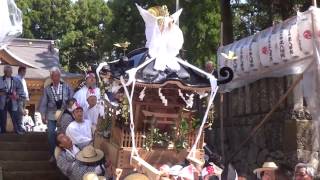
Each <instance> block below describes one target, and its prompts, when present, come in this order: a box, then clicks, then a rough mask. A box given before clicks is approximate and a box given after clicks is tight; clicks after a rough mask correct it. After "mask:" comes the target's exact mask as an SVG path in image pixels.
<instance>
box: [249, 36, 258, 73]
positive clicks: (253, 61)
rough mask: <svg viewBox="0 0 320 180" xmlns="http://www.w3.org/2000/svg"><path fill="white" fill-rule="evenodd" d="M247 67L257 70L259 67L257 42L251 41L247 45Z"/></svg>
mask: <svg viewBox="0 0 320 180" xmlns="http://www.w3.org/2000/svg"><path fill="white" fill-rule="evenodd" d="M248 58H249V69H250V71H252V70H253V71H257V70H259V69H260V68H261V63H260V58H259V46H258V43H257V42H252V43H251V44H250V46H249V57H248Z"/></svg>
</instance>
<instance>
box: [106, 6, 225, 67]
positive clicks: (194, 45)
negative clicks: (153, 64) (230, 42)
mask: <svg viewBox="0 0 320 180" xmlns="http://www.w3.org/2000/svg"><path fill="white" fill-rule="evenodd" d="M136 2H137V3H138V4H139V5H141V6H142V7H144V8H149V7H152V6H155V5H167V7H168V9H169V11H170V12H171V13H173V12H175V9H176V7H175V1H172V0H166V1H163V0H162V1H160V0H151V1H150V0H139V1H136ZM180 3H181V4H180V5H181V7H182V8H183V9H184V11H183V12H182V14H181V16H180V27H181V29H182V31H183V33H184V39H185V42H184V49H185V50H186V53H185V54H186V58H187V59H188V61H189V62H191V63H195V64H197V65H203V62H204V61H206V60H213V59H214V58H215V53H216V50H217V48H218V44H219V31H220V15H219V13H220V11H219V4H218V2H217V1H215V0H204V1H203V2H201V3H198V2H196V1H190V0H180ZM108 4H109V6H110V9H111V10H112V12H113V14H114V17H115V18H114V19H113V21H112V23H111V26H110V29H108V30H107V31H106V33H108V34H109V33H110V34H111V36H109V38H110V40H109V41H110V42H112V43H114V42H118V41H125V40H127V41H129V42H131V43H132V45H131V47H130V48H131V49H135V48H138V47H143V46H144V44H145V35H144V22H143V19H142V18H141V17H140V15H139V12H138V10H137V8H136V7H135V5H134V2H133V1H131V0H121V1H120V0H113V1H110V2H109V3H108Z"/></svg>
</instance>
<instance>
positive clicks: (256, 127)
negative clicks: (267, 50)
mask: <svg viewBox="0 0 320 180" xmlns="http://www.w3.org/2000/svg"><path fill="white" fill-rule="evenodd" d="M314 62H315V61H311V63H310V64H309V65H308V66H307V68H306V69H305V70H304V71H303V72H302V73H301V74H300V75H299V76H298V78H297V79H296V80H295V81H294V82H293V83H292V84H291V86H290V87H289V89H288V90H287V91H286V93H285V94H283V95H282V96H281V98H280V99H279V101H278V102H277V104H275V105H274V106H273V107H272V109H271V110H270V111H269V112H268V114H266V115H265V116H264V118H263V119H262V120H261V121H260V123H259V124H258V125H256V126H255V127H254V128H253V129H252V131H251V132H250V134H249V135H248V137H247V138H246V139H245V140H244V141H242V143H241V144H240V145H239V146H238V147H239V148H238V149H237V150H236V151H235V152H234V153H232V154H231V156H230V158H229V159H228V161H227V162H228V163H229V162H231V160H232V159H233V158H234V157H235V156H236V155H237V154H238V153H239V152H240V151H241V150H242V148H243V147H244V146H245V145H246V144H247V143H248V142H249V141H250V140H251V138H252V137H253V136H254V135H255V134H256V133H257V132H258V131H259V129H260V128H261V127H262V126H263V125H264V124H265V123H266V122H267V121H268V120H269V118H270V117H271V115H272V114H273V113H274V112H275V111H276V109H278V107H279V106H280V105H281V104H282V103H283V101H284V100H286V99H287V97H288V95H289V94H290V93H291V92H292V90H293V89H294V88H295V87H296V86H297V85H298V84H299V82H300V81H301V80H302V78H303V74H304V72H306V71H307V70H308V69H309V68H310V67H311V66H312V65H313V64H314Z"/></svg>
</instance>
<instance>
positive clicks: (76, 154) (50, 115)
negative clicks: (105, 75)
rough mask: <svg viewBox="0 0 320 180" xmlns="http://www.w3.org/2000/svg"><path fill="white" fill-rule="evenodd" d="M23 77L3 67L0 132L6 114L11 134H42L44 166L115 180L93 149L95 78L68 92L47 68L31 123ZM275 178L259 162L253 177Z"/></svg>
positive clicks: (186, 175) (306, 171)
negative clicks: (47, 163)
mask: <svg viewBox="0 0 320 180" xmlns="http://www.w3.org/2000/svg"><path fill="white" fill-rule="evenodd" d="M25 73H26V68H25V67H19V69H18V75H17V76H16V77H14V76H12V67H10V66H5V67H4V76H3V77H2V78H0V127H1V128H0V132H1V133H5V132H6V118H7V117H6V115H7V112H9V114H10V116H11V119H12V124H13V128H14V131H15V132H16V133H18V134H23V133H25V132H30V131H47V132H48V142H49V146H50V160H49V161H50V162H54V163H56V165H57V166H58V168H59V169H60V170H61V172H62V173H63V174H64V175H66V176H67V177H68V178H69V179H71V180H80V179H88V180H89V179H95V178H96V179H107V178H110V179H112V178H113V177H117V176H118V177H117V178H119V176H120V174H121V173H119V171H120V169H117V170H114V169H112V168H110V162H106V160H105V157H104V153H103V152H102V151H101V150H99V149H96V148H94V146H93V141H94V137H95V131H96V128H97V124H98V119H99V118H100V117H102V116H103V115H104V105H103V103H102V100H101V99H100V98H101V94H100V89H99V88H98V87H97V86H96V85H97V82H96V76H95V74H94V73H90V72H89V73H87V74H86V77H85V84H84V86H83V87H81V88H80V89H79V90H77V91H76V92H75V93H74V91H73V89H72V87H71V86H70V85H69V84H68V83H67V82H65V81H63V80H62V79H61V71H60V69H59V68H58V67H54V68H52V69H51V70H50V81H49V83H47V84H46V85H45V87H44V91H43V96H42V97H41V100H40V103H39V108H38V111H39V112H40V114H36V118H35V119H36V121H35V122H34V121H33V119H32V118H31V117H30V116H29V115H28V114H29V111H28V110H27V109H26V108H25V105H26V102H27V101H28V100H29V95H28V89H27V86H26V82H25V79H24V76H25ZM119 92H122V91H119ZM107 94H108V93H107ZM122 95H123V92H122ZM117 97H118V95H117V94H114V95H113V96H110V95H109V96H107V99H117ZM103 98H105V97H103ZM110 104H116V103H112V102H110ZM40 118H41V119H42V121H41V120H40ZM159 170H160V171H161V173H162V177H161V179H179V178H180V179H194V180H196V179H206V180H207V179H215V178H216V179H219V178H221V177H223V175H222V170H221V169H220V168H219V167H217V166H216V165H215V164H213V163H207V165H206V166H204V167H200V168H199V167H197V166H196V165H194V164H192V163H189V164H187V165H173V166H171V167H170V166H168V165H163V166H161V167H160V168H159ZM113 171H114V172H113ZM117 172H118V173H117ZM278 172H279V168H278V166H277V165H276V164H275V163H274V162H265V163H264V164H263V166H262V167H261V168H257V169H255V170H254V172H253V173H254V174H255V175H256V176H257V178H258V179H262V180H276V179H284V180H285V179H291V177H290V175H284V174H281V173H278ZM235 174H236V173H235ZM293 176H294V179H295V180H312V179H314V178H315V169H314V168H313V167H312V166H311V165H308V164H303V163H299V164H297V166H296V167H295V171H294V174H293ZM236 178H238V179H239V180H244V179H247V177H246V176H245V175H243V174H238V175H236ZM124 179H125V180H138V179H139V180H140V179H141V180H142V179H148V177H146V176H145V175H143V174H140V173H137V172H135V173H131V174H129V175H128V176H127V177H125V178H124Z"/></svg>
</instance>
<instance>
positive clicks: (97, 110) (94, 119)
mask: <svg viewBox="0 0 320 180" xmlns="http://www.w3.org/2000/svg"><path fill="white" fill-rule="evenodd" d="M103 115H104V107H103V105H102V104H100V103H98V104H96V105H95V106H93V107H92V108H88V109H85V111H84V119H88V120H90V121H91V123H92V125H97V123H98V118H99V116H101V117H102V116H103Z"/></svg>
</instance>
